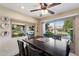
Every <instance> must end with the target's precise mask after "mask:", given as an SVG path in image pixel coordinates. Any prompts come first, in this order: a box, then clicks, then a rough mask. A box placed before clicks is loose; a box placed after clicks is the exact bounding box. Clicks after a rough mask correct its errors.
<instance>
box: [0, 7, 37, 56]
mask: <svg viewBox="0 0 79 59" xmlns="http://www.w3.org/2000/svg"><path fill="white" fill-rule="evenodd" d="M0 16H7V17H9V18H10V20H11V21H12V19H13V20H16V21H20V22H24V23H26V24H27V23H30V24H31V23H33V24H37V20H36V19H34V18H32V17H29V16H26V15H23V14H21V13H18V12H15V11H13V10H10V9H7V8H4V7H2V6H0ZM11 23H12V22H11ZM10 25H11V24H10ZM10 31H11V30H10ZM36 34H37V33H36ZM10 35H11V34H10ZM25 38H27V36H22V37H17V38H12V37H10V38H4V39H0V56H12V55H16V54H17V53H19V50H18V45H17V40H21V39H25Z"/></svg>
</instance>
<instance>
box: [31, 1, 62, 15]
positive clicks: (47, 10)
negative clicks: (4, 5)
mask: <svg viewBox="0 0 79 59" xmlns="http://www.w3.org/2000/svg"><path fill="white" fill-rule="evenodd" d="M59 4H61V3H52V4H48V3H40V9H34V10H30V12H35V11H39V10H41V11H43V12H45V11H46V12H48V13H50V14H54V13H55V12H53V11H51V10H49V9H48V8H51V7H54V6H57V5H59ZM41 16H42V15H41Z"/></svg>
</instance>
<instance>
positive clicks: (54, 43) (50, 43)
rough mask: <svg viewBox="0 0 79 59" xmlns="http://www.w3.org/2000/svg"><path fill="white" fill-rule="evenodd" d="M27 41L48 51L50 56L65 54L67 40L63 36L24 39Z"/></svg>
mask: <svg viewBox="0 0 79 59" xmlns="http://www.w3.org/2000/svg"><path fill="white" fill-rule="evenodd" d="M23 41H24V42H25V43H28V44H30V45H32V46H34V47H36V48H37V49H39V50H41V51H43V52H44V53H47V54H48V55H50V56H65V55H66V44H67V40H66V39H64V38H61V40H57V39H53V38H47V37H42V38H36V39H29V40H28V39H24V40H23Z"/></svg>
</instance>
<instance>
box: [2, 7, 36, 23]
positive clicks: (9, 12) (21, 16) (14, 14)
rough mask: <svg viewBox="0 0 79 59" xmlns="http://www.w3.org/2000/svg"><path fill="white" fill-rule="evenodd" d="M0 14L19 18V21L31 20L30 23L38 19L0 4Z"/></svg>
mask: <svg viewBox="0 0 79 59" xmlns="http://www.w3.org/2000/svg"><path fill="white" fill-rule="evenodd" d="M0 16H8V17H10V18H12V19H15V20H18V21H24V22H30V23H36V22H37V20H36V19H34V18H32V17H29V16H26V15H24V14H21V13H18V12H15V11H13V10H10V9H7V8H5V7H2V6H0Z"/></svg>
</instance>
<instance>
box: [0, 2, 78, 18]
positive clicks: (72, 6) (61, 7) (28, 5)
mask: <svg viewBox="0 0 79 59" xmlns="http://www.w3.org/2000/svg"><path fill="white" fill-rule="evenodd" d="M0 5H2V6H4V7H7V8H9V9H12V10H14V11H17V12H20V13H23V14H26V15H29V16H32V17H36V18H40V14H41V11H36V12H30V10H33V9H38V8H40V5H39V3H1V4H0ZM21 6H24V9H21ZM75 8H79V3H62V4H60V5H57V6H55V7H52V8H50V10H52V11H54V12H55V14H58V13H61V12H65V11H68V10H72V9H75ZM50 15H51V14H47V15H44V16H42V17H45V16H50Z"/></svg>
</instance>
